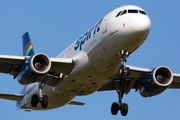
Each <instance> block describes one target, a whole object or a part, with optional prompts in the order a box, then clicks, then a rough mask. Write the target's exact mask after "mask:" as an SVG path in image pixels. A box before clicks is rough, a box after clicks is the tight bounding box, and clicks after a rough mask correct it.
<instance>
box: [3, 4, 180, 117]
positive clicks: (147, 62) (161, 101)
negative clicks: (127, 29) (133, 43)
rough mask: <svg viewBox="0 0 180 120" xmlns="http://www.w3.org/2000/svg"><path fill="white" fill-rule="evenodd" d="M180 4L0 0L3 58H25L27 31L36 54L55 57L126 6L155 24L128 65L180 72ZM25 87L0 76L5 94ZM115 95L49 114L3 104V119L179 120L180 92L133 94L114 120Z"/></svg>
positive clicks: (87, 98)
mask: <svg viewBox="0 0 180 120" xmlns="http://www.w3.org/2000/svg"><path fill="white" fill-rule="evenodd" d="M179 4H180V2H179V1H178V0H166V1H163V0H159V1H152V0H149V1H143V0H138V1H137V0H136V1H135V0H126V1H121V0H90V1H84V0H61V1H60V0H51V1H48V0H38V1H37V0H31V1H24V0H16V1H10V0H6V1H3V2H2V1H0V42H1V44H0V54H3V55H20V56H21V55H22V40H21V39H22V35H23V34H24V33H25V32H27V31H29V33H30V36H31V39H32V43H33V46H34V49H35V52H36V53H45V54H47V55H48V56H49V57H56V56H57V55H58V54H59V53H60V52H62V51H63V50H64V49H65V48H66V47H68V45H70V44H71V43H72V42H73V41H75V40H76V39H77V38H78V37H79V36H80V35H82V34H83V33H84V32H85V31H86V30H88V29H89V28H90V27H92V26H93V25H94V24H95V23H96V22H98V21H99V20H100V19H102V18H103V17H104V16H105V15H106V14H107V13H108V12H110V11H111V10H113V9H115V8H117V7H120V6H122V5H137V6H139V7H141V8H143V9H144V10H145V11H146V12H147V14H148V15H149V17H150V19H151V21H152V29H151V32H150V35H149V37H148V39H147V41H146V42H145V43H144V44H143V45H142V46H141V47H140V48H139V49H138V50H137V51H135V52H134V53H133V54H132V55H131V56H130V57H129V58H128V62H127V64H128V65H133V66H138V67H145V68H152V67H156V66H160V65H165V66H167V67H169V68H170V69H171V70H172V72H175V73H180V70H179V66H180V63H179V60H180V57H179V56H180V52H179V51H180V48H179V44H180V42H179V41H180V32H179V31H180V22H179V21H180V17H179V12H180V10H179ZM22 88H23V86H22V85H20V84H19V83H18V82H17V80H13V77H12V76H9V75H7V74H0V92H1V93H20V91H21V89H22ZM117 99H118V96H117V94H116V91H109V92H95V93H93V94H91V95H88V96H83V97H77V98H75V100H76V101H81V102H85V103H86V105H85V106H82V107H81V106H70V105H66V106H64V107H61V108H57V109H54V110H48V111H33V112H30V113H29V112H24V111H21V110H17V109H16V107H15V102H13V101H7V100H1V99H0V115H1V117H0V119H2V120H5V119H7V120H10V119H18V120H24V119H26V120H32V119H45V120H46V119H47V120H48V119H52V120H53V119H63V120H98V119H100V120H101V119H103V120H109V119H113V120H119V119H123V120H133V119H138V120H144V119H146V120H151V119H155V120H158V119H163V120H169V119H173V120H178V119H179V112H180V103H179V101H180V90H174V89H168V90H166V91H165V92H164V93H162V94H160V95H158V96H155V97H152V98H143V97H141V96H140V94H139V92H135V91H134V90H131V92H130V93H129V94H128V95H125V96H124V98H123V102H125V103H128V105H129V113H128V115H127V116H126V117H122V116H121V115H120V114H118V115H117V116H112V115H111V113H110V107H111V104H112V102H116V101H117Z"/></svg>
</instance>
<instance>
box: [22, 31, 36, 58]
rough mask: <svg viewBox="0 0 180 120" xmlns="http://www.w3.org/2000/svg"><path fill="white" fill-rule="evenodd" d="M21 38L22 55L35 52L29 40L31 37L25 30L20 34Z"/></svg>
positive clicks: (30, 54) (29, 54)
mask: <svg viewBox="0 0 180 120" xmlns="http://www.w3.org/2000/svg"><path fill="white" fill-rule="evenodd" d="M22 40H23V55H24V56H32V55H34V54H35V52H34V49H33V46H32V42H31V38H30V36H29V33H28V32H26V33H25V34H24V35H23V36H22Z"/></svg>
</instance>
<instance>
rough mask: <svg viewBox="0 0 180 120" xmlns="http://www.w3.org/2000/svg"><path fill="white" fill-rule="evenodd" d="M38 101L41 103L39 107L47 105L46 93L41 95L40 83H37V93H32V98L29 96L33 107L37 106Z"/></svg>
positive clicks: (41, 87)
mask: <svg viewBox="0 0 180 120" xmlns="http://www.w3.org/2000/svg"><path fill="white" fill-rule="evenodd" d="M38 102H40V103H41V107H42V108H46V107H47V106H48V96H47V95H43V86H42V83H40V84H39V93H38V95H37V94H33V96H32V98H31V105H32V106H33V107H37V105H38Z"/></svg>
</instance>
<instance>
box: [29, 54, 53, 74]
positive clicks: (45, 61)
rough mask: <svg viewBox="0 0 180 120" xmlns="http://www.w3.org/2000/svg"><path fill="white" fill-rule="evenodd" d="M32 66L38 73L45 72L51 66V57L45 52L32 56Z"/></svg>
mask: <svg viewBox="0 0 180 120" xmlns="http://www.w3.org/2000/svg"><path fill="white" fill-rule="evenodd" d="M31 68H32V70H33V71H34V72H35V73H37V74H44V73H47V72H48V71H49V69H50V68H51V62H50V60H49V57H48V56H47V55H45V54H42V53H39V54H36V55H34V56H33V57H32V59H31Z"/></svg>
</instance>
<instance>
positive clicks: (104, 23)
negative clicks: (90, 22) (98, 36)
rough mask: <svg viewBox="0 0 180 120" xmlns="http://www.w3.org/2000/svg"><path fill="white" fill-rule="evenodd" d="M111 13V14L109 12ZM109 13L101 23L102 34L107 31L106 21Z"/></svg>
mask: <svg viewBox="0 0 180 120" xmlns="http://www.w3.org/2000/svg"><path fill="white" fill-rule="evenodd" d="M111 13H112V12H111ZM111 13H109V14H107V15H106V16H105V17H104V18H103V21H102V34H104V33H106V32H107V31H108V29H107V23H108V19H109V17H110V15H111Z"/></svg>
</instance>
